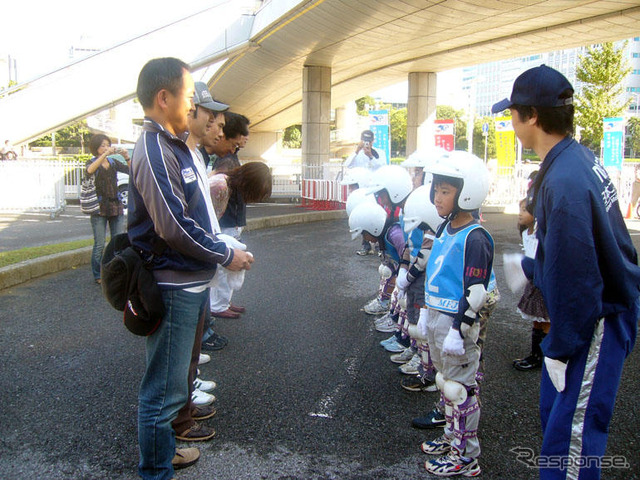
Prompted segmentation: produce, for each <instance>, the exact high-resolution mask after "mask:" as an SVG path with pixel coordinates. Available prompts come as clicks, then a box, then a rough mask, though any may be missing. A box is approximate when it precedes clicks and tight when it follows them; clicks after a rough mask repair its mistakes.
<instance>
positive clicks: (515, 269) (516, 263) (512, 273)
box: [502, 253, 528, 294]
mask: <svg viewBox="0 0 640 480" xmlns="http://www.w3.org/2000/svg"><path fill="white" fill-rule="evenodd" d="M523 257H524V255H522V254H521V253H504V254H503V255H502V261H503V265H504V278H505V280H506V281H507V285H508V286H509V290H511V291H512V292H513V293H515V294H521V293H522V291H523V290H524V287H525V286H526V285H527V281H528V280H527V277H526V276H525V274H524V271H523V270H522V259H523Z"/></svg>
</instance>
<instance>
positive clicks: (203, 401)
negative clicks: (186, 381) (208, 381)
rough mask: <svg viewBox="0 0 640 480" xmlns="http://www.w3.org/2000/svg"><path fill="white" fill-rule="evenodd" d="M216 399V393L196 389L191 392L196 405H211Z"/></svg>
mask: <svg viewBox="0 0 640 480" xmlns="http://www.w3.org/2000/svg"><path fill="white" fill-rule="evenodd" d="M215 400H216V397H215V395H211V394H210V393H206V392H203V391H202V390H198V389H195V390H194V391H193V393H192V394H191V401H192V402H193V404H194V405H211V404H212V403H213V402H214V401H215Z"/></svg>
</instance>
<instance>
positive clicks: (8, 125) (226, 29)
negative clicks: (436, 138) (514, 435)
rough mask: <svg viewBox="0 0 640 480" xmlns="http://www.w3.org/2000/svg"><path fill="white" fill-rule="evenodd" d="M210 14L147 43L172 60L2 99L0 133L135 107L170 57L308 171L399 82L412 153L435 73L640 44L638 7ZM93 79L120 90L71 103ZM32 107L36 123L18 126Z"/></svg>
mask: <svg viewBox="0 0 640 480" xmlns="http://www.w3.org/2000/svg"><path fill="white" fill-rule="evenodd" d="M214 3H215V5H214V6H212V8H211V9H209V10H208V11H205V12H203V13H202V14H201V15H196V16H194V17H193V18H190V19H188V20H187V21H185V22H177V23H176V25H174V26H172V28H173V30H171V31H169V30H160V31H157V32H154V33H153V35H168V34H171V35H173V42H172V47H171V48H170V49H167V48H164V49H163V50H159V49H158V48H154V42H153V35H147V36H142V37H140V38H138V39H136V40H134V41H131V42H128V43H127V44H126V45H123V46H119V47H117V48H114V49H111V50H109V51H107V52H104V53H100V54H98V55H95V56H94V57H91V58H89V59H88V60H85V61H82V62H78V63H77V64H74V65H72V66H70V67H67V68H65V69H61V70H60V71H59V72H56V73H55V74H52V75H51V76H45V77H44V78H42V79H40V80H37V81H35V82H33V83H32V84H28V85H25V86H23V88H22V89H21V90H20V91H18V92H16V93H15V94H13V95H8V96H5V97H4V98H2V99H0V132H3V135H5V134H6V135H7V138H12V139H13V141H14V143H19V142H20V141H25V140H28V139H30V138H34V137H37V136H39V135H41V134H43V133H47V132H49V131H51V130H54V129H55V128H59V127H60V126H62V125H64V124H65V123H70V122H72V121H74V120H76V119H79V118H83V117H84V116H86V115H87V114H89V113H92V112H95V111H99V110H101V109H103V108H105V107H108V106H109V105H113V104H116V103H118V102H120V101H122V100H124V99H128V98H132V97H133V96H134V90H135V83H136V78H137V74H138V72H139V70H140V68H141V66H142V65H143V64H144V63H145V62H146V61H147V60H148V59H149V58H152V57H154V56H165V55H174V56H178V57H180V58H182V59H184V60H186V61H188V62H190V63H191V64H192V65H193V66H194V69H195V70H196V73H195V76H196V77H197V79H202V80H204V81H206V82H208V85H209V86H210V88H211V90H212V91H213V93H214V96H215V97H217V98H220V99H222V100H224V101H225V102H227V103H229V104H230V105H231V106H232V108H233V110H235V111H238V112H241V113H243V114H245V115H246V116H248V117H249V118H250V119H251V120H252V126H251V130H252V141H251V142H249V145H248V148H251V150H253V152H249V153H250V154H253V155H259V154H260V153H261V152H264V151H266V150H267V149H268V148H269V147H270V146H272V145H273V144H274V142H275V139H276V132H277V131H279V130H282V129H284V128H285V127H287V126H289V125H291V124H294V123H302V124H303V152H302V154H303V159H304V163H305V164H307V165H320V164H322V163H323V161H325V160H327V159H328V152H329V121H330V113H331V109H332V108H337V107H340V106H342V105H344V104H345V103H347V102H348V101H351V100H354V99H356V98H359V97H361V96H363V95H365V94H367V93H369V92H371V91H375V90H378V89H380V88H382V87H384V86H387V85H391V84H394V83H398V82H400V81H403V80H406V79H408V80H409V98H408V133H407V136H408V138H407V140H408V145H407V147H408V150H409V151H412V150H413V149H415V148H417V147H419V146H420V142H421V139H424V138H427V137H428V135H427V134H426V132H427V129H429V128H430V123H431V121H432V119H433V118H434V115H435V92H436V74H437V72H441V71H444V70H448V69H451V68H455V67H461V66H466V65H472V64H478V63H483V62H488V61H494V60H500V59H506V58H511V57H514V56H520V55H526V54H530V53H539V52H545V51H550V50H555V49H562V48H569V47H575V46H580V45H587V44H591V43H598V42H602V41H612V40H618V39H623V38H629V37H633V36H637V35H638V34H639V33H640V0H265V1H262V2H257V8H256V9H255V10H253V11H251V12H250V13H248V14H247V13H246V9H245V10H244V12H243V11H238V10H236V9H232V8H231V7H232V3H235V2H224V1H218V2H214ZM253 4H256V2H253ZM236 5H237V4H236ZM179 26H181V28H178V27H179ZM194 46H196V48H194ZM202 46H205V47H204V48H202ZM123 62H126V64H125V66H124V67H123ZM91 66H93V68H89V67H91ZM98 67H100V68H101V69H102V70H110V68H109V67H113V68H116V67H118V70H117V71H118V72H119V75H117V76H116V78H117V80H116V81H114V80H113V79H111V81H110V82H104V83H100V84H97V85H94V86H93V88H92V90H91V94H90V95H89V94H85V95H79V93H78V92H79V91H80V89H81V87H83V86H84V85H87V84H90V83H91V79H92V75H93V74H94V73H95V69H96V68H98ZM83 91H84V90H83ZM34 107H37V111H38V112H43V113H42V115H41V117H42V118H40V119H36V120H34V119H33V118H32V117H33V116H31V115H29V116H28V117H27V116H26V112H29V111H31V110H30V108H34ZM22 118H24V121H21V119H22Z"/></svg>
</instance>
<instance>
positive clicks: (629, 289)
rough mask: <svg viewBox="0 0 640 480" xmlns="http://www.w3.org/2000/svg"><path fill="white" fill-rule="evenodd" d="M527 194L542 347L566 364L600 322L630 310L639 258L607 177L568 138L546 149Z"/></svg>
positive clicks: (639, 279) (639, 287)
mask: <svg viewBox="0 0 640 480" xmlns="http://www.w3.org/2000/svg"><path fill="white" fill-rule="evenodd" d="M531 190H532V195H533V197H534V198H533V199H532V200H533V201H534V202H535V218H536V221H537V236H538V240H539V243H538V250H537V253H536V258H535V266H534V284H535V285H536V286H537V287H538V288H540V290H542V293H543V295H544V299H545V303H546V305H547V309H548V311H549V318H550V319H551V330H550V332H549V334H548V335H547V337H546V338H545V340H544V341H543V343H542V349H543V351H544V354H545V356H548V357H550V358H555V359H561V360H567V359H569V358H570V357H572V356H573V355H574V354H576V353H578V352H580V351H581V350H582V349H584V348H589V345H590V342H591V338H592V337H593V332H594V329H595V324H596V322H597V321H598V319H600V318H602V317H607V316H608V315H611V314H613V313H618V312H623V311H626V310H629V309H631V308H632V304H633V302H635V301H636V299H637V298H638V296H639V295H640V268H639V267H638V266H637V261H638V258H637V254H636V251H635V249H634V247H633V244H632V242H631V238H630V236H629V232H628V231H627V227H626V225H625V223H624V219H623V217H622V214H621V212H620V206H619V204H618V196H617V192H616V189H615V188H614V186H613V184H612V183H611V181H610V179H609V177H608V175H607V172H606V171H605V169H604V168H603V167H602V166H601V165H599V164H598V163H597V162H596V160H595V158H594V156H593V154H592V153H591V152H590V151H589V150H588V149H586V148H585V147H583V146H581V145H580V144H578V143H577V142H576V141H575V140H573V139H572V138H570V137H567V138H565V139H563V140H562V141H560V142H559V143H558V144H557V145H555V146H554V147H553V148H552V149H551V151H549V153H548V154H547V156H546V158H545V159H544V161H543V163H542V167H541V169H540V173H539V174H538V176H537V177H536V180H535V182H534V184H533V188H532V189H531ZM634 328H635V327H634Z"/></svg>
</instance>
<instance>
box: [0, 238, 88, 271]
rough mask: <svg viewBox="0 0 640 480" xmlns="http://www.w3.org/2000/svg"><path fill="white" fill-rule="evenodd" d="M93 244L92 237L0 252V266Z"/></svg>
mask: <svg viewBox="0 0 640 480" xmlns="http://www.w3.org/2000/svg"><path fill="white" fill-rule="evenodd" d="M90 245H93V238H88V239H86V240H75V241H73V242H64V243H56V244H55V245H42V246H41V247H28V248H21V249H19V250H10V251H8V252H0V268H2V267H6V266H7V265H13V264H14V263H19V262H24V261H25V260H31V259H32V258H38V257H44V256H45V255H52V254H54V253H60V252H67V251H69V250H76V249H78V248H82V247H88V246H90Z"/></svg>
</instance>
